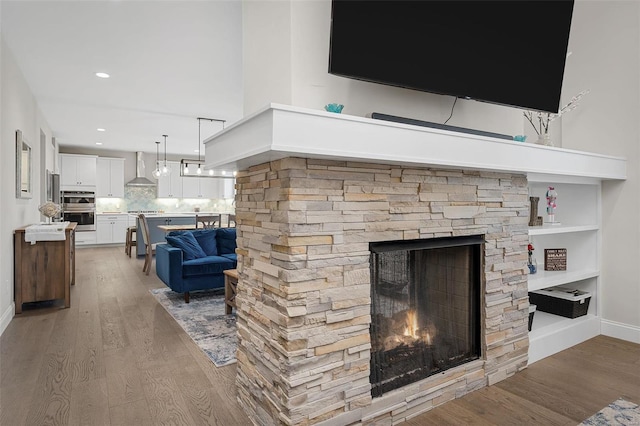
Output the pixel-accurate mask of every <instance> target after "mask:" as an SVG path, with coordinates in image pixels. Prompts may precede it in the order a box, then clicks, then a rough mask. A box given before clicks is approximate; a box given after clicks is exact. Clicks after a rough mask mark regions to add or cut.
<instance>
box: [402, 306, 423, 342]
mask: <svg viewBox="0 0 640 426" xmlns="http://www.w3.org/2000/svg"><path fill="white" fill-rule="evenodd" d="M403 334H404V335H405V336H409V337H413V338H414V339H417V338H418V337H419V335H418V314H417V313H416V311H415V309H410V310H409V311H407V319H406V327H405V328H404V333H403Z"/></svg>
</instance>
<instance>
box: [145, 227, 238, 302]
mask: <svg viewBox="0 0 640 426" xmlns="http://www.w3.org/2000/svg"><path fill="white" fill-rule="evenodd" d="M166 240H167V243H166V244H158V245H156V273H157V274H158V277H159V278H160V279H161V280H162V281H163V282H164V283H165V284H166V285H167V286H168V287H169V288H171V290H173V291H175V292H177V293H184V301H185V302H186V303H189V292H191V291H196V290H208V289H214V288H224V274H223V271H225V270H227V269H235V267H236V265H237V255H236V253H235V250H236V229H235V228H214V229H198V230H193V231H173V232H170V233H168V234H167V236H166Z"/></svg>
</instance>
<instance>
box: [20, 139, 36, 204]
mask: <svg viewBox="0 0 640 426" xmlns="http://www.w3.org/2000/svg"><path fill="white" fill-rule="evenodd" d="M32 197H33V152H32V149H31V145H29V143H28V142H27V141H26V140H25V139H24V138H23V135H22V131H21V130H20V129H18V130H16V198H32Z"/></svg>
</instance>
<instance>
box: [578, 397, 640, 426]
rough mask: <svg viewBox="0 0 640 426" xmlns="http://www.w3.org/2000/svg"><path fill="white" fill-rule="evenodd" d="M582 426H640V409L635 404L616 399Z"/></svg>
mask: <svg viewBox="0 0 640 426" xmlns="http://www.w3.org/2000/svg"><path fill="white" fill-rule="evenodd" d="M580 425H589V426H613V425H616V426H617V425H624V426H630V425H636V426H637V425H640V407H638V404H634V403H633V402H629V401H625V400H624V399H622V398H620V399H616V400H615V401H613V402H612V403H611V404H609V405H608V406H607V407H605V408H603V409H602V410H600V411H598V412H597V413H596V414H594V415H593V416H591V417H589V418H588V419H587V420H585V421H583V422H582V423H580Z"/></svg>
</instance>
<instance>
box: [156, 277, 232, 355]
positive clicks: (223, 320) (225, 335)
mask: <svg viewBox="0 0 640 426" xmlns="http://www.w3.org/2000/svg"><path fill="white" fill-rule="evenodd" d="M151 294H153V295H154V296H155V298H156V299H157V300H158V302H160V304H161V305H162V307H164V308H165V309H166V310H167V312H169V314H171V316H172V317H173V318H175V320H176V322H177V323H178V324H180V326H181V327H182V329H183V330H184V331H185V332H186V333H187V334H188V335H189V337H191V339H192V340H193V341H194V342H196V344H197V345H198V346H199V347H200V349H202V351H203V352H204V353H205V354H207V356H208V357H209V359H211V361H213V363H214V364H215V365H216V367H222V366H223V365H229V364H233V363H234V362H236V348H237V347H238V339H237V336H236V316H235V314H230V315H225V313H224V311H225V309H224V306H225V305H224V289H222V290H220V289H218V290H212V291H198V292H193V293H191V295H190V296H191V297H190V301H189V303H185V302H184V295H183V294H181V293H176V292H174V291H172V290H171V289H170V288H156V289H152V290H151Z"/></svg>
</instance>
